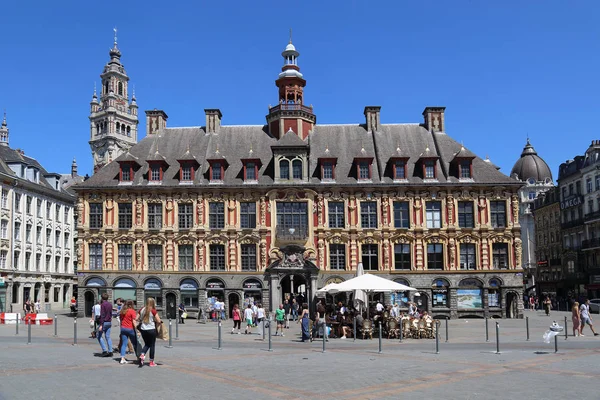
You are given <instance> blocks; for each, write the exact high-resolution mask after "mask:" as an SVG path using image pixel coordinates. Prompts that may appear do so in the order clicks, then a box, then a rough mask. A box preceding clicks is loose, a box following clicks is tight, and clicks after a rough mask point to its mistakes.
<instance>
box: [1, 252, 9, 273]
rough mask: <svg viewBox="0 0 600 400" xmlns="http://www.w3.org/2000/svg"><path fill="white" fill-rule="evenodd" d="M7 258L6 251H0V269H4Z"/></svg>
mask: <svg viewBox="0 0 600 400" xmlns="http://www.w3.org/2000/svg"><path fill="white" fill-rule="evenodd" d="M7 257H8V251H6V250H2V251H0V269H6V258H7Z"/></svg>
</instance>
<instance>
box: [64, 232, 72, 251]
mask: <svg viewBox="0 0 600 400" xmlns="http://www.w3.org/2000/svg"><path fill="white" fill-rule="evenodd" d="M69 238H70V236H69V234H68V233H66V232H65V243H64V246H65V248H66V249H70V248H71V241H70V240H69Z"/></svg>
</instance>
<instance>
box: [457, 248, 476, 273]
mask: <svg viewBox="0 0 600 400" xmlns="http://www.w3.org/2000/svg"><path fill="white" fill-rule="evenodd" d="M475 260H476V258H475V245H474V244H472V243H461V245H460V269H471V270H474V269H477V264H476V261H475Z"/></svg>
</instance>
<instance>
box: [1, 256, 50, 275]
mask: <svg viewBox="0 0 600 400" xmlns="http://www.w3.org/2000/svg"><path fill="white" fill-rule="evenodd" d="M0 268H2V267H1V266H0ZM41 268H42V255H41V254H36V255H35V270H36V272H40V270H41Z"/></svg>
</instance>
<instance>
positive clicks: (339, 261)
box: [329, 244, 346, 271]
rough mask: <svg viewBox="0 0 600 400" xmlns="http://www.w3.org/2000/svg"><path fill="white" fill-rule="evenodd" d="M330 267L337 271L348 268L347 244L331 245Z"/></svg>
mask: <svg viewBox="0 0 600 400" xmlns="http://www.w3.org/2000/svg"><path fill="white" fill-rule="evenodd" d="M329 269H331V270H337V271H342V270H345V269H346V245H344V244H330V245H329Z"/></svg>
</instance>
